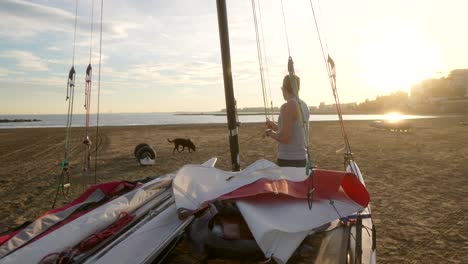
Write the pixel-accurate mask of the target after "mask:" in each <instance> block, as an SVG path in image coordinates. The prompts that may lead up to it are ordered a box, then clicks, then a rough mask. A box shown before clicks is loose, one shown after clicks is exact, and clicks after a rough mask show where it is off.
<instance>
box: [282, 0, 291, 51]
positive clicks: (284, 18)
mask: <svg viewBox="0 0 468 264" xmlns="http://www.w3.org/2000/svg"><path fill="white" fill-rule="evenodd" d="M281 10H282V12H283V23H284V33H285V35H286V44H287V46H288V55H289V57H291V49H290V48H289V38H288V30H287V27H286V16H285V15H284V6H283V0H281Z"/></svg>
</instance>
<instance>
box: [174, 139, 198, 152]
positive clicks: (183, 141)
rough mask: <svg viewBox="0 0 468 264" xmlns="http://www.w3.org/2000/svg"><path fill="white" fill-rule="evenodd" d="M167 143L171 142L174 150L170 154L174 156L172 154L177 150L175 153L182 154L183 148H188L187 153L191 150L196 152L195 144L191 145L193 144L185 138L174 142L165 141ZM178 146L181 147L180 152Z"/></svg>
mask: <svg viewBox="0 0 468 264" xmlns="http://www.w3.org/2000/svg"><path fill="white" fill-rule="evenodd" d="M167 141H169V142H171V143H174V150H172V154H174V152H175V151H176V149H177V152H179V153H180V152H182V151H184V150H185V147H187V148H188V151H189V152H191V151H190V150H193V151H195V150H196V147H195V144H193V142H192V141H191V140H190V139H189V138H187V139H185V138H176V139H174V140H169V139H167ZM179 146H182V150H179Z"/></svg>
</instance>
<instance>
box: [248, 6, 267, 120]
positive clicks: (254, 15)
mask: <svg viewBox="0 0 468 264" xmlns="http://www.w3.org/2000/svg"><path fill="white" fill-rule="evenodd" d="M251 3H252V13H253V18H254V24H255V38H256V41H257V56H258V66H259V68H260V79H261V83H262V93H263V110H264V111H265V119H266V121H268V113H267V112H268V100H267V98H266V96H267V94H266V89H265V78H264V74H263V59H262V58H263V56H262V50H261V47H260V36H259V33H258V23H257V13H256V8H255V0H251Z"/></svg>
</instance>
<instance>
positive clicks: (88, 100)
mask: <svg viewBox="0 0 468 264" xmlns="http://www.w3.org/2000/svg"><path fill="white" fill-rule="evenodd" d="M93 26H94V0H92V4H91V30H90V31H91V32H90V37H89V38H90V43H89V64H88V67H87V68H86V77H85V84H86V88H85V105H84V107H85V109H86V132H85V136H84V138H83V144H84V145H85V151H84V159H83V171H87V170H88V169H89V166H90V164H89V163H90V159H91V158H90V147H91V140H90V138H89V114H90V110H91V86H92V75H93V67H92V66H91V57H92V47H93ZM82 184H83V189H84V187H85V185H86V184H87V181H85V179H84V175H83V182H82Z"/></svg>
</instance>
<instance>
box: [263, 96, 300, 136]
mask: <svg viewBox="0 0 468 264" xmlns="http://www.w3.org/2000/svg"><path fill="white" fill-rule="evenodd" d="M296 112H297V111H296V105H295V104H294V102H287V103H285V104H284V105H283V106H281V111H280V115H281V118H282V121H281V122H282V126H281V130H280V131H278V132H274V131H269V132H267V135H268V136H270V137H271V138H273V139H274V140H276V141H278V142H279V143H283V144H288V143H289V139H290V138H291V135H292V127H293V123H294V121H295V120H296V118H297V114H296Z"/></svg>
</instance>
